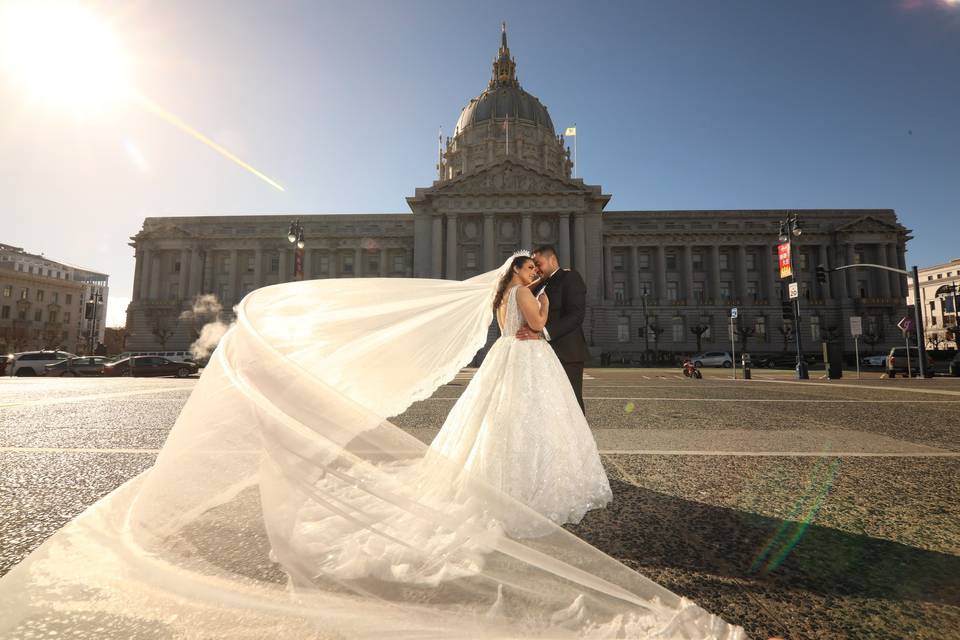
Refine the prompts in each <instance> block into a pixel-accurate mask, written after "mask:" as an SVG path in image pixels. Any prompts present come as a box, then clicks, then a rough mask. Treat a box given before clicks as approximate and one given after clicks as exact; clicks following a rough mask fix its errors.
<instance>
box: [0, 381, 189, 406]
mask: <svg viewBox="0 0 960 640" xmlns="http://www.w3.org/2000/svg"><path fill="white" fill-rule="evenodd" d="M193 388H194V385H190V386H189V387H187V386H179V387H167V388H165V389H137V390H135V391H116V392H113V393H98V394H94V395H89V396H66V397H63V398H44V399H43V400H25V401H23V402H4V403H0V408H3V407H27V406H39V405H47V404H60V403H66V402H87V401H89V400H102V399H105V398H122V397H124V396H139V395H144V394H147V393H165V392H168V391H188V390H192V389H193Z"/></svg>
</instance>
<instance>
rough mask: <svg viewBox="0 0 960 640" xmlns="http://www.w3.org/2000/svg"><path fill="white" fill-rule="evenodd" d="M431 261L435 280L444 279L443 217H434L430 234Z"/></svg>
mask: <svg viewBox="0 0 960 640" xmlns="http://www.w3.org/2000/svg"><path fill="white" fill-rule="evenodd" d="M430 236H431V237H430V240H431V249H430V253H431V255H430V259H431V267H432V271H433V277H434V278H437V279H439V278H442V277H443V216H442V215H439V214H438V215H435V216H433V229H432V231H431V233H430Z"/></svg>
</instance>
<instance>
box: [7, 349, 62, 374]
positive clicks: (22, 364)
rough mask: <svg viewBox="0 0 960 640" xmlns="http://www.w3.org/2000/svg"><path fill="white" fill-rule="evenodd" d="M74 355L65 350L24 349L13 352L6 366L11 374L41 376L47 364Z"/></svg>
mask: <svg viewBox="0 0 960 640" xmlns="http://www.w3.org/2000/svg"><path fill="white" fill-rule="evenodd" d="M75 357H76V356H74V355H73V354H72V353H67V352H66V351H24V352H23V353H15V354H13V361H12V362H11V363H10V364H9V365H8V366H9V367H10V375H12V376H42V375H44V374H45V373H46V372H47V370H46V366H47V365H48V364H53V363H55V362H60V361H61V360H66V359H67V358H75Z"/></svg>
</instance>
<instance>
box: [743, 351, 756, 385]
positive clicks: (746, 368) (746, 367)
mask: <svg viewBox="0 0 960 640" xmlns="http://www.w3.org/2000/svg"><path fill="white" fill-rule="evenodd" d="M740 364H741V365H743V379H744V380H750V365H751V364H753V363H752V362H751V361H750V354H749V353H745V354H743V355H742V356H740Z"/></svg>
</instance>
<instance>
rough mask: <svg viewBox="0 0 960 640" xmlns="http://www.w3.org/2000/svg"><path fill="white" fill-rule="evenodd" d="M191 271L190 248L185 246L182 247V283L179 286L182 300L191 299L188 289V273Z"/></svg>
mask: <svg viewBox="0 0 960 640" xmlns="http://www.w3.org/2000/svg"><path fill="white" fill-rule="evenodd" d="M189 273H190V249H188V248H187V247H184V248H182V249H180V283H179V287H178V288H177V294H178V295H179V296H180V299H181V300H188V299H189V297H190V296H189V292H188V291H187V275H188V274H189Z"/></svg>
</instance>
